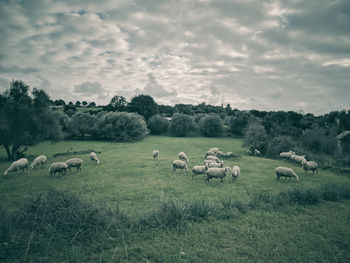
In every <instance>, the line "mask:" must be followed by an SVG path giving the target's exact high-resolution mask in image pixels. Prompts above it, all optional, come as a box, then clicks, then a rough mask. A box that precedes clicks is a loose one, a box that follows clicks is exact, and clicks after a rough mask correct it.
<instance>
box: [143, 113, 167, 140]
mask: <svg viewBox="0 0 350 263" xmlns="http://www.w3.org/2000/svg"><path fill="white" fill-rule="evenodd" d="M147 126H148V128H149V129H150V132H151V134H155V135H159V134H164V133H166V131H167V130H168V126H169V121H168V120H167V119H166V118H164V117H162V116H160V115H159V114H157V115H154V116H152V117H151V118H150V119H149V120H148V122H147Z"/></svg>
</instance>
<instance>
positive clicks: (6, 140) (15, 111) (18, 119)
mask: <svg viewBox="0 0 350 263" xmlns="http://www.w3.org/2000/svg"><path fill="white" fill-rule="evenodd" d="M28 91H29V86H27V85H26V84H24V83H23V82H22V81H20V80H17V81H12V82H11V83H10V88H9V89H8V90H6V91H5V92H4V93H3V94H2V95H1V100H0V134H1V136H0V144H1V145H3V146H4V148H5V150H6V153H7V156H8V159H9V160H15V159H17V158H18V157H19V155H20V154H21V153H22V154H23V151H24V149H22V150H21V147H26V146H30V145H34V144H36V143H38V142H40V141H42V140H44V139H60V138H62V131H61V129H60V126H59V124H58V121H56V120H55V119H54V117H53V116H54V114H53V112H52V111H51V110H50V108H49V106H48V105H49V102H50V98H49V96H48V95H47V94H46V93H45V92H44V91H43V90H38V89H34V91H33V97H34V98H33V99H32V98H31V97H30V96H29V94H28Z"/></svg>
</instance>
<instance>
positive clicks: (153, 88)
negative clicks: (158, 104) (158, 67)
mask: <svg viewBox="0 0 350 263" xmlns="http://www.w3.org/2000/svg"><path fill="white" fill-rule="evenodd" d="M147 77H148V83H147V85H146V87H144V89H143V90H140V89H138V90H137V93H145V94H148V95H150V96H153V97H155V98H164V97H172V96H176V95H177V92H176V91H175V90H172V91H167V90H166V89H165V88H164V87H163V86H162V85H160V84H159V83H158V82H157V80H156V79H155V77H154V76H153V75H152V73H149V74H148V75H147Z"/></svg>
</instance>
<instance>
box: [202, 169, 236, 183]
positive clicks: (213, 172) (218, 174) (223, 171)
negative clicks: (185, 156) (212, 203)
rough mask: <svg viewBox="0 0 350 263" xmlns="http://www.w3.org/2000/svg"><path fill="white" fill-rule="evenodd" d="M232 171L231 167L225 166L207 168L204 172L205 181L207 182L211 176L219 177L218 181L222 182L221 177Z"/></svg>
mask: <svg viewBox="0 0 350 263" xmlns="http://www.w3.org/2000/svg"><path fill="white" fill-rule="evenodd" d="M231 172H232V170H231V168H230V167H228V166H226V167H225V168H209V169H208V170H207V172H206V173H205V175H206V179H205V182H208V183H209V180H210V179H211V178H220V182H221V183H222V181H223V178H224V177H225V176H228V175H229V174H230V173H231Z"/></svg>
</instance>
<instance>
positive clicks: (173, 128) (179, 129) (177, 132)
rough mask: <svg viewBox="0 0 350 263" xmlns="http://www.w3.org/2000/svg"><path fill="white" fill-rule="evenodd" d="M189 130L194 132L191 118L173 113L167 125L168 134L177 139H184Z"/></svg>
mask: <svg viewBox="0 0 350 263" xmlns="http://www.w3.org/2000/svg"><path fill="white" fill-rule="evenodd" d="M191 130H194V123H193V119H192V117H190V116H188V115H185V114H182V113H175V114H174V115H173V116H172V118H171V122H170V125H169V132H170V133H171V134H172V135H174V136H177V137H184V136H187V135H188V134H189V132H190V131H191Z"/></svg>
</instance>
